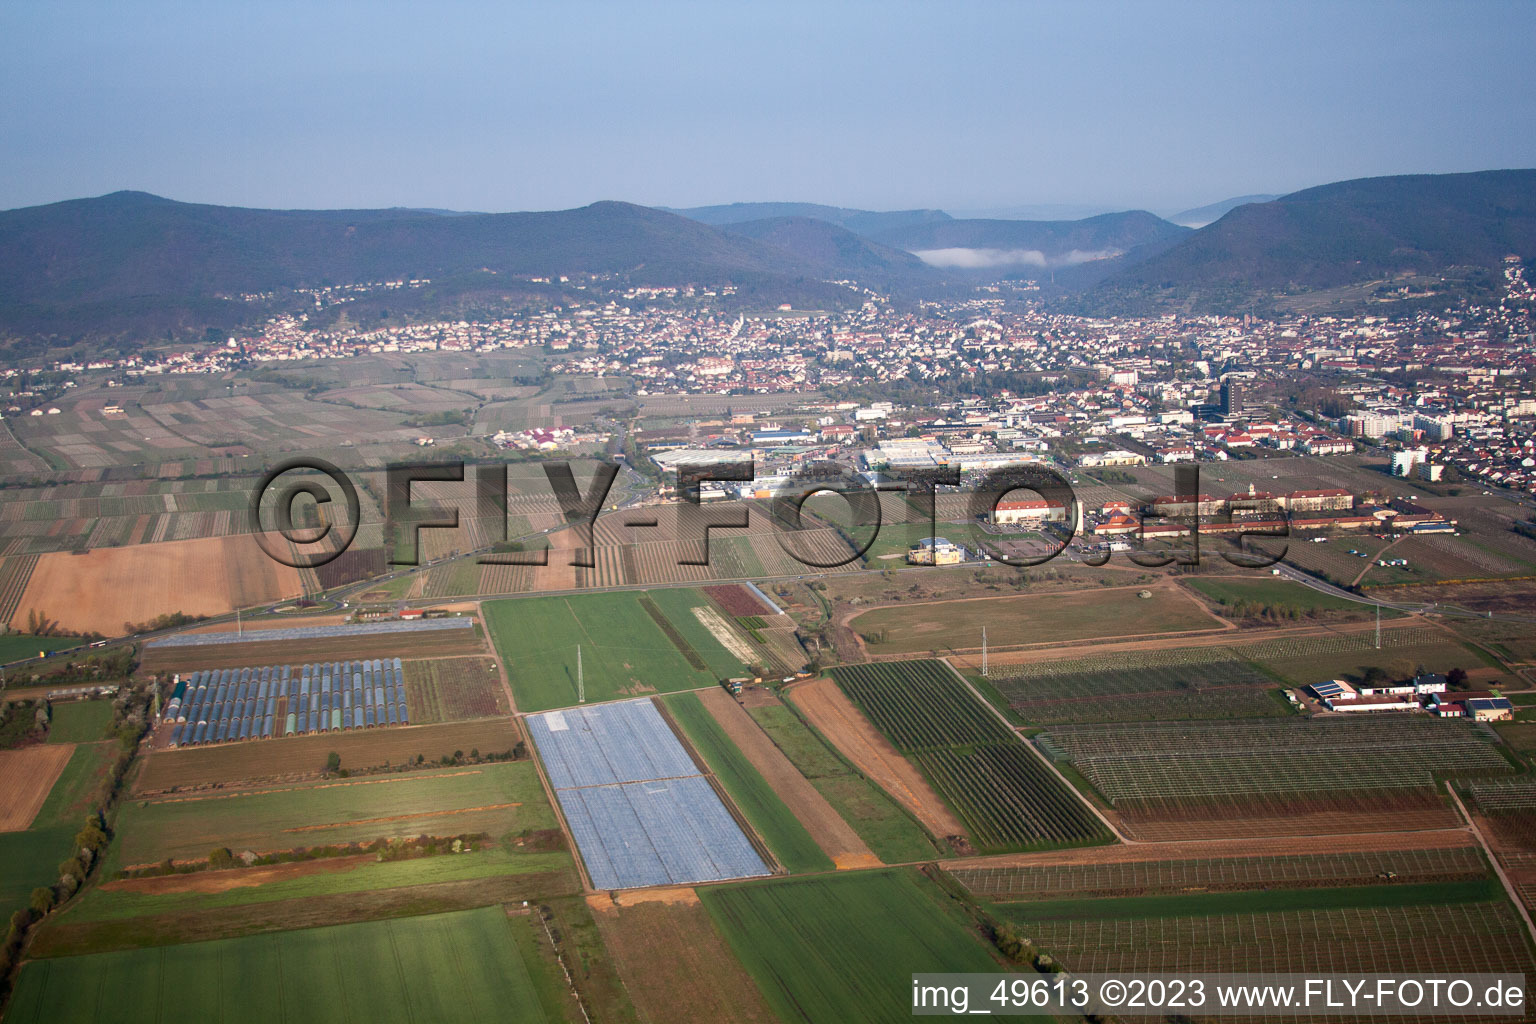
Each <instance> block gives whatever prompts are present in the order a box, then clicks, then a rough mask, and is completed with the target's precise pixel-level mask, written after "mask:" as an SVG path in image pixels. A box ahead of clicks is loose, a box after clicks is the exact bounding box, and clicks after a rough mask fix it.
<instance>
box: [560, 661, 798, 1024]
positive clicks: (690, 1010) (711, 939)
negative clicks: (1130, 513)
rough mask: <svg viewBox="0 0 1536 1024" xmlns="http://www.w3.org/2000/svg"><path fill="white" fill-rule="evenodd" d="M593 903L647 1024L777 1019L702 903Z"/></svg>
mask: <svg viewBox="0 0 1536 1024" xmlns="http://www.w3.org/2000/svg"><path fill="white" fill-rule="evenodd" d="M722 692H723V691H722ZM685 891H686V892H687V893H688V894H689V895H690V896H692V895H693V891H692V890H691V889H690V890H685ZM588 904H589V905H590V906H591V907H592V909H593V914H592V916H593V918H594V919H595V920H596V921H597V929H598V931H599V932H600V933H601V934H602V936H603V945H604V946H605V947H606V948H607V949H608V951H609V952H610V953H611V954H612V955H613V958H614V961H615V962H616V963H617V965H618V970H619V977H620V978H622V979H623V981H624V987H625V989H626V990H627V991H628V993H629V997H630V998H631V999H632V1000H633V1001H634V1005H635V1010H636V1011H637V1012H638V1014H639V1016H640V1019H641V1020H642V1021H646V1022H648V1024H672V1022H673V1021H689V1022H693V1021H696V1022H699V1024H716V1022H724V1021H744V1022H762V1024H770V1022H772V1021H775V1020H777V1018H776V1017H775V1016H774V1014H773V1012H772V1011H771V1010H769V1008H768V1006H767V1004H766V1003H765V1002H764V1001H763V997H762V993H761V992H759V991H758V988H757V986H756V985H755V984H754V983H753V981H752V978H751V976H749V975H748V974H747V972H746V970H745V969H744V968H743V967H742V966H741V964H740V963H739V962H738V961H737V960H736V958H735V957H734V956H732V955H731V953H730V949H729V947H728V946H726V944H725V942H724V940H723V938H722V937H721V935H720V933H719V932H718V931H716V930H715V926H714V923H713V922H712V921H710V918H709V912H708V911H706V910H705V909H704V907H703V905H702V904H700V903H699V902H698V899H697V897H694V898H692V899H691V900H688V901H686V902H658V901H646V902H644V903H636V904H633V905H625V906H617V907H616V906H614V905H613V903H612V902H611V901H609V900H607V899H589V900H588Z"/></svg>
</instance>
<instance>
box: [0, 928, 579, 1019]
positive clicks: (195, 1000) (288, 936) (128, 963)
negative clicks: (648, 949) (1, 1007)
mask: <svg viewBox="0 0 1536 1024" xmlns="http://www.w3.org/2000/svg"><path fill="white" fill-rule="evenodd" d="M529 927H534V925H533V924H532V922H531V921H530V920H528V919H509V918H508V917H507V914H506V912H505V911H504V910H503V909H502V908H501V907H488V908H486V909H483V910H469V911H463V912H460V913H454V914H438V915H432V916H426V917H410V918H401V919H398V920H393V921H379V922H369V923H366V924H347V925H338V926H335V927H330V928H312V929H307V930H302V931H290V932H277V933H274V934H270V935H260V936H253V937H249V938H238V939H223V940H219V941H215V942H199V943H193V944H189V945H183V946H163V947H159V948H156V949H142V950H131V951H125V952H117V953H98V954H94V955H91V956H80V957H61V958H58V959H52V960H34V961H32V962H31V963H29V964H27V966H26V968H25V969H24V970H23V971H22V973H21V977H20V980H19V981H18V983H17V987H16V993H15V996H14V998H13V1000H12V1003H11V1007H10V1010H9V1011H8V1012H7V1014H6V1020H7V1021H10V1022H13V1024H14V1022H20V1024H34V1022H38V1024H41V1022H43V1021H64V1020H78V1021H87V1020H109V1019H110V1020H114V1021H121V1022H124V1024H139V1022H145V1024H150V1022H156V1021H162V1020H167V1021H168V1020H214V1021H221V1022H223V1024H236V1022H239V1021H253V1022H255V1021H261V1022H266V1021H272V1020H282V1021H286V1022H288V1024H298V1022H304V1021H327V1022H329V1021H342V1022H354V1021H355V1022H357V1024H392V1022H395V1021H400V1022H411V1024H416V1022H421V1021H447V1020H499V1019H515V1020H518V1021H533V1022H538V1021H544V1020H549V1019H551V1018H552V1017H553V1018H555V1019H558V1018H559V1008H558V1007H554V1006H545V1005H543V1004H542V1003H541V1001H540V998H539V992H540V988H541V986H540V985H538V984H536V982H535V977H534V975H535V974H536V973H542V971H543V970H544V965H543V964H542V963H529V962H528V960H527V959H525V957H524V955H523V954H522V953H521V952H520V950H519V948H518V947H519V943H518V941H517V937H516V936H515V934H514V930H515V929H518V928H529Z"/></svg>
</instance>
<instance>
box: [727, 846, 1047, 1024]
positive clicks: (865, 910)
mask: <svg viewBox="0 0 1536 1024" xmlns="http://www.w3.org/2000/svg"><path fill="white" fill-rule="evenodd" d="M938 896H939V893H938V890H937V888H936V887H935V886H934V885H933V883H931V882H929V881H927V880H926V879H923V878H922V877H921V876H920V875H918V874H916V873H915V872H912V871H907V870H889V871H872V872H857V873H852V872H850V873H847V874H841V875H836V876H821V877H817V878H804V879H793V878H792V879H780V880H775V881H770V882H760V883H755V884H754V883H748V884H743V885H727V886H707V887H705V888H702V889H700V890H699V898H700V899H701V900H703V902H704V906H705V908H706V909H708V911H709V913H710V916H711V917H712V918H713V919H714V921H715V925H716V927H718V928H719V929H720V931H721V932H722V933H724V935H725V936H726V939H727V941H729V942H730V945H731V949H732V950H734V951H735V953H736V956H737V957H738V958H739V959H740V960H741V962H742V964H743V965H744V966H745V967H746V969H747V972H748V973H749V974H751V975H752V977H753V979H754V980H755V981H756V982H757V984H758V987H759V988H760V989H762V992H763V996H764V997H765V998H766V999H767V1001H768V1004H769V1005H770V1006H771V1007H773V1009H774V1010H775V1011H777V1013H778V1014H779V1017H780V1018H781V1019H782V1020H785V1021H805V1022H806V1024H844V1022H846V1021H855V1020H856V1021H890V1022H893V1024H895V1022H901V1021H910V1020H911V1019H912V1009H911V989H912V974H913V973H914V972H916V971H935V972H950V973H981V972H994V971H1001V970H1003V969H1004V968H1003V967H1002V965H1001V964H1000V963H999V962H998V961H997V960H996V959H994V958H993V956H992V954H991V952H990V951H989V949H988V948H987V947H986V946H984V945H983V944H982V941H981V939H980V937H979V936H978V935H977V934H976V933H975V932H974V931H972V930H971V929H970V928H969V927H968V922H967V921H966V920H964V919H963V918H962V917H961V916H960V914H959V912H958V911H956V910H954V909H953V908H952V907H949V906H941V905H940V903H939V901H938ZM1035 1019H1040V1020H1048V1019H1049V1018H1035Z"/></svg>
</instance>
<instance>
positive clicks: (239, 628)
mask: <svg viewBox="0 0 1536 1024" xmlns="http://www.w3.org/2000/svg"><path fill="white" fill-rule="evenodd" d="M235 635H236V636H245V626H244V625H243V624H242V623H241V621H240V609H239V608H236V609H235Z"/></svg>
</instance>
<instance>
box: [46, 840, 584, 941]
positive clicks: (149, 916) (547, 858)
mask: <svg viewBox="0 0 1536 1024" xmlns="http://www.w3.org/2000/svg"><path fill="white" fill-rule="evenodd" d="M550 834H551V835H553V834H554V833H550ZM545 845H548V844H545ZM512 876H539V878H540V883H541V884H543V885H545V886H547V891H548V892H550V893H555V892H574V891H576V890H578V889H579V888H580V882H579V881H578V879H577V877H576V871H575V867H574V865H573V863H572V860H571V856H570V854H569V853H568V852H566V851H565V850H563V849H547V850H533V851H528V850H525V849H524V848H522V847H518V846H517V845H516V843H515V841H514V842H506V841H505V837H503V840H502V841H493V845H490V846H485V847H481V848H477V849H475V850H473V851H472V852H469V853H463V854H455V855H448V854H438V855H436V856H432V857H417V858H411V859H406V860H395V861H379V860H378V859H377V855H375V854H360V855H357V856H347V857H329V858H322V859H320V860H311V861H296V862H292V863H284V864H275V865H271V866H265V867H251V868H235V869H232V870H228V871H199V872H195V873H192V874H176V875H163V876H159V877H152V878H130V879H117V880H112V881H106V882H103V883H102V884H100V885H98V886H96V887H94V888H93V889H91V890H90V891H89V892H88V893H87V894H86V896H85V898H84V900H83V901H82V902H81V903H80V904H79V905H78V906H75V907H72V908H71V909H70V911H69V916H68V917H67V918H62V919H61V920H62V921H64V922H65V923H67V924H68V925H70V926H83V925H93V926H94V925H103V924H105V925H108V926H110V925H112V924H114V923H119V922H127V921H134V920H135V919H139V920H153V919H156V918H160V917H165V916H171V917H174V916H176V915H183V916H190V915H197V914H203V913H210V912H219V911H227V910H231V909H238V908H240V907H251V906H256V905H261V904H280V903H283V902H285V901H294V900H313V899H319V898H322V897H325V898H330V897H344V896H347V895H353V896H357V897H363V896H365V895H367V894H370V893H376V892H385V891H388V890H394V889H405V888H414V887H419V886H441V885H449V884H454V883H470V884H473V883H475V882H480V883H482V884H484V883H485V882H487V881H488V880H490V879H499V878H508V877H512ZM484 902H485V903H487V904H489V903H492V902H495V897H494V895H487V896H486V897H485V898H484Z"/></svg>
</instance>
